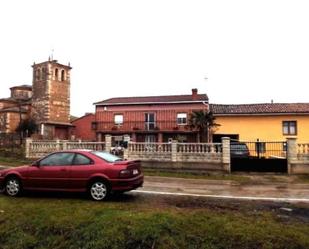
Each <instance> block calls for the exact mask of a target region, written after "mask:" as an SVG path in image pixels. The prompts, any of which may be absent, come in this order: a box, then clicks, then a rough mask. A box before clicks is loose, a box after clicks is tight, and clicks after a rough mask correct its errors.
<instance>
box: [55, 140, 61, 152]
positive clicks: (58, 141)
mask: <svg viewBox="0 0 309 249" xmlns="http://www.w3.org/2000/svg"><path fill="white" fill-rule="evenodd" d="M59 150H61V148H60V140H59V139H57V140H56V151H59Z"/></svg>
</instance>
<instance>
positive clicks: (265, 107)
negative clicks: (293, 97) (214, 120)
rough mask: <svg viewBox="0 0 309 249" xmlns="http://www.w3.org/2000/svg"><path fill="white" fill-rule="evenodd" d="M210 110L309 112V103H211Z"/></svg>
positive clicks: (282, 112)
mask: <svg viewBox="0 0 309 249" xmlns="http://www.w3.org/2000/svg"><path fill="white" fill-rule="evenodd" d="M210 110H211V111H212V112H213V113H214V114H215V115H218V114H221V115H224V114H225V115H244V114H260V115H261V114H309V103H265V104H232V105H223V104H210Z"/></svg>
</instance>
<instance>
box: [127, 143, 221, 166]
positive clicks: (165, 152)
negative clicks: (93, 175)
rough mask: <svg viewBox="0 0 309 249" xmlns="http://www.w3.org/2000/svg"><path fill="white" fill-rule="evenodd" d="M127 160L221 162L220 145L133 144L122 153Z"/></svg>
mask: <svg viewBox="0 0 309 249" xmlns="http://www.w3.org/2000/svg"><path fill="white" fill-rule="evenodd" d="M124 153H125V154H124V157H125V158H127V159H139V160H142V161H164V162H213V163H221V162H222V144H221V143H177V142H176V141H173V142H172V143H135V142H130V143H129V144H128V149H127V150H125V152H124Z"/></svg>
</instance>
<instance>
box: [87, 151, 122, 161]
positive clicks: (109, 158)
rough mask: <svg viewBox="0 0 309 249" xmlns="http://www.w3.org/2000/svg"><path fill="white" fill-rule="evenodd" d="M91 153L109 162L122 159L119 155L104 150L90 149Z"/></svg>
mask: <svg viewBox="0 0 309 249" xmlns="http://www.w3.org/2000/svg"><path fill="white" fill-rule="evenodd" d="M91 153H92V154H94V155H96V156H97V157H99V158H101V159H103V160H105V161H107V162H109V163H114V162H117V161H122V159H121V158H120V157H118V156H115V155H112V154H110V153H107V152H104V151H92V152H91Z"/></svg>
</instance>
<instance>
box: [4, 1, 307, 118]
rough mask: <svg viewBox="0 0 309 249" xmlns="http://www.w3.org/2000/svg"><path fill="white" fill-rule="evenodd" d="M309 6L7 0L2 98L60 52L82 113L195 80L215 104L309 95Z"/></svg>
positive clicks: (184, 87)
mask: <svg viewBox="0 0 309 249" xmlns="http://www.w3.org/2000/svg"><path fill="white" fill-rule="evenodd" d="M308 13H309V1H308V0H303V1H301V0H290V1H286V0H256V1H250V0H243V1H242V0H212V1H207V0H204V1H195V0H187V1H183V0H153V1H148V0H110V1H106V0H87V1H86V0H85V1H78V0H74V1H73V0H72V1H70V0H66V1H64V0H53V1H45V0H27V1H25V0H10V1H1V3H0V27H1V29H0V30H1V36H0V45H1V46H0V56H1V62H0V66H1V77H0V81H1V82H0V97H8V96H9V87H11V86H14V85H21V84H31V83H32V68H31V65H32V64H33V62H37V63H39V62H42V61H46V60H47V59H48V56H50V55H51V53H52V50H54V53H53V58H54V59H57V60H58V61H59V62H60V63H63V64H67V63H68V62H70V63H71V66H72V67H73V69H72V71H71V113H72V114H73V115H76V116H81V115H83V114H84V113H85V112H93V111H94V106H93V103H94V102H97V101H100V100H103V99H107V98H112V97H121V96H148V95H173V94H190V93H191V89H192V88H198V89H199V92H200V93H207V94H208V96H209V99H210V102H212V103H222V104H223V103H224V104H231V103H263V102H271V100H272V99H273V100H274V102H308V83H309V14H308ZM205 78H207V79H205Z"/></svg>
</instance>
